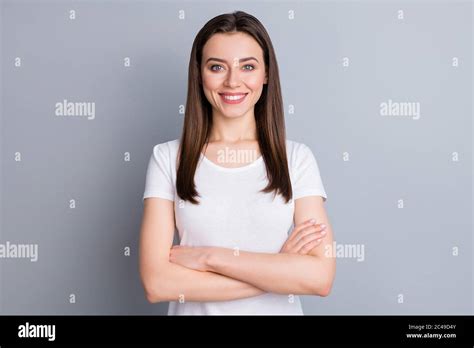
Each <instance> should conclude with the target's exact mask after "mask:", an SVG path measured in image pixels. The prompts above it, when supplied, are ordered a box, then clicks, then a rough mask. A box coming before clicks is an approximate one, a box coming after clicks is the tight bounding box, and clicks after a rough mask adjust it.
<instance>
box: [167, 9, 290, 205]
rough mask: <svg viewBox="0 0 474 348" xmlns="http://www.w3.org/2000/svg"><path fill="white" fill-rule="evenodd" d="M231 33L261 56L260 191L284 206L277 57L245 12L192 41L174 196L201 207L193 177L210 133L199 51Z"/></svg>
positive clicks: (209, 26) (212, 24)
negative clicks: (263, 182) (263, 180)
mask: <svg viewBox="0 0 474 348" xmlns="http://www.w3.org/2000/svg"><path fill="white" fill-rule="evenodd" d="M231 32H243V33H246V34H248V35H250V36H252V37H253V38H254V39H255V40H256V41H257V42H258V44H259V45H260V47H261V48H262V50H263V54H264V60H265V68H266V72H267V76H268V82H267V84H264V85H263V91H262V94H261V96H260V99H259V100H258V102H257V103H256V104H255V108H254V114H255V122H256V127H257V137H258V144H259V146H260V152H261V153H262V157H263V160H264V162H265V165H266V171H267V178H268V185H267V186H266V187H265V188H264V189H263V190H262V191H263V192H265V193H268V192H272V191H275V194H276V193H280V194H281V195H282V196H283V197H284V198H285V200H286V202H288V201H289V200H290V199H291V198H292V194H293V193H292V189H291V182H290V175H289V171H288V160H287V156H286V134H285V120H284V113H283V101H282V96H281V88H280V77H279V73H278V64H277V60H276V56H275V51H274V49H273V45H272V42H271V40H270V36H269V35H268V33H267V31H266V30H265V27H264V26H263V25H262V23H260V21H259V20H258V19H257V18H255V17H254V16H252V15H250V14H248V13H245V12H243V11H235V12H233V13H226V14H222V15H219V16H217V17H214V18H212V19H211V20H210V21H208V22H207V23H206V24H205V25H204V27H203V28H202V29H201V30H200V31H199V32H198V34H197V36H196V38H195V39H194V42H193V46H192V50H191V55H190V59H189V72H188V94H187V101H186V110H185V115H184V124H183V131H182V136H181V141H180V146H179V147H180V149H179V155H178V157H179V159H178V161H179V164H178V169H177V173H176V190H177V194H178V196H179V197H180V198H181V199H183V200H185V201H186V200H189V201H190V202H191V203H193V204H199V202H198V201H197V200H196V199H195V196H198V197H201V196H200V195H199V193H198V192H197V190H196V187H195V183H194V174H195V172H196V167H197V165H198V162H199V159H200V156H201V151H202V149H203V147H204V145H205V144H207V143H208V141H209V135H210V132H211V129H212V106H211V104H210V103H209V101H208V100H207V99H206V96H205V94H204V90H203V88H202V86H201V82H202V80H201V59H202V50H203V47H204V45H205V44H206V42H207V41H208V40H209V38H210V37H211V36H212V35H214V34H216V33H231Z"/></svg>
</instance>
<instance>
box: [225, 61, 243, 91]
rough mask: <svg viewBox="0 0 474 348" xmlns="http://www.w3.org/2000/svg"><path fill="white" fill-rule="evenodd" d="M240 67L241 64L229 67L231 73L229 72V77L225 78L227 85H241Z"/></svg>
mask: <svg viewBox="0 0 474 348" xmlns="http://www.w3.org/2000/svg"><path fill="white" fill-rule="evenodd" d="M240 79H241V77H240V69H239V66H238V65H237V66H235V65H234V66H232V67H231V68H230V69H229V73H228V74H227V78H226V80H225V82H226V86H228V87H238V86H239V85H240V82H241V81H240Z"/></svg>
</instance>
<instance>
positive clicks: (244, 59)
mask: <svg viewBox="0 0 474 348" xmlns="http://www.w3.org/2000/svg"><path fill="white" fill-rule="evenodd" d="M252 59H254V60H256V61H257V63H259V61H258V59H257V58H255V57H247V58H241V59H239V63H242V62H246V61H248V60H252ZM210 60H215V61H218V62H222V63H227V62H226V61H225V60H224V59H220V58H214V57H211V58H208V59H207V60H206V64H207V62H209V61H210Z"/></svg>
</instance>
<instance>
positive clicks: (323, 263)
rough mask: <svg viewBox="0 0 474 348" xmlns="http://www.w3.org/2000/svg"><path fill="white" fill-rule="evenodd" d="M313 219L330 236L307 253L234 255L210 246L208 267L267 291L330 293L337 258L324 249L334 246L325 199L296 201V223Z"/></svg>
mask: <svg viewBox="0 0 474 348" xmlns="http://www.w3.org/2000/svg"><path fill="white" fill-rule="evenodd" d="M311 218H315V219H316V221H317V222H318V223H324V224H326V226H327V228H326V231H327V235H326V237H325V238H324V239H323V240H322V243H320V244H319V245H318V246H316V247H314V248H313V249H312V250H311V251H310V252H309V253H308V255H299V254H281V253H280V254H268V253H255V252H247V251H241V252H239V254H238V255H234V253H233V250H232V249H226V248H210V249H209V254H208V256H207V257H206V262H207V263H206V266H207V267H208V269H209V270H211V271H213V272H216V273H219V274H223V275H226V276H229V277H232V278H235V279H239V280H242V281H244V282H246V283H250V284H253V285H254V286H256V287H258V288H260V289H263V290H265V291H268V292H275V293H281V294H289V293H291V294H313V295H319V296H327V295H328V294H329V293H330V291H331V288H332V283H333V279H334V276H335V271H336V261H335V259H334V258H332V257H327V256H325V254H324V251H325V248H326V247H327V246H329V247H331V246H332V242H333V233H332V229H331V226H330V224H329V220H328V218H327V215H326V212H325V209H324V205H323V199H322V197H320V196H309V197H304V198H300V199H297V200H295V216H294V221H295V225H296V224H299V223H301V222H303V221H304V220H307V219H311Z"/></svg>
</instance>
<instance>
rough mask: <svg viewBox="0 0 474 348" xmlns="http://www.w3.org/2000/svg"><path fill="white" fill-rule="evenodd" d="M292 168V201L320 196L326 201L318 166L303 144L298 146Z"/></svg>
mask: <svg viewBox="0 0 474 348" xmlns="http://www.w3.org/2000/svg"><path fill="white" fill-rule="evenodd" d="M295 155H296V160H295V167H294V171H293V173H294V182H293V186H292V188H293V199H298V198H301V197H306V196H321V197H323V200H324V201H326V200H327V195H326V190H325V189H324V185H323V182H322V180H321V175H320V173H319V166H318V162H317V161H316V158H315V157H314V155H313V152H312V151H311V149H310V148H309V147H308V146H306V145H305V144H301V143H300V144H298V148H297V150H296V154H295Z"/></svg>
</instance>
